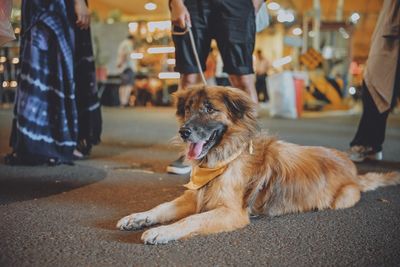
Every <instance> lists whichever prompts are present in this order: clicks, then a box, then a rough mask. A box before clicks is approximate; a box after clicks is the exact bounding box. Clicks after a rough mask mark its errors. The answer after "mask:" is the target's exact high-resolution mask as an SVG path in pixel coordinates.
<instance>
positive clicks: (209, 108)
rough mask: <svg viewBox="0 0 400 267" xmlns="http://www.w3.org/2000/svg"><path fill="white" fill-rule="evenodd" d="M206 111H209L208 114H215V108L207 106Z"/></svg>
mask: <svg viewBox="0 0 400 267" xmlns="http://www.w3.org/2000/svg"><path fill="white" fill-rule="evenodd" d="M206 111H207V113H213V112H214V111H215V110H214V109H213V107H211V106H207V107H206Z"/></svg>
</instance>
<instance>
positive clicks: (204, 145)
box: [187, 131, 218, 160]
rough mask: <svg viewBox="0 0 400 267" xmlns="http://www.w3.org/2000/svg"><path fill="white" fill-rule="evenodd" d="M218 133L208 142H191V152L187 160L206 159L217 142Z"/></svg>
mask: <svg viewBox="0 0 400 267" xmlns="http://www.w3.org/2000/svg"><path fill="white" fill-rule="evenodd" d="M217 134H218V131H214V132H213V133H212V134H211V136H210V138H208V140H206V141H198V142H189V150H188V153H187V158H188V159H189V160H193V159H201V158H202V157H204V156H205V155H206V154H207V152H208V150H210V148H211V147H213V146H214V145H215V144H216V142H217V136H218V135H217Z"/></svg>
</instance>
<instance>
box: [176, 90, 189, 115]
mask: <svg viewBox="0 0 400 267" xmlns="http://www.w3.org/2000/svg"><path fill="white" fill-rule="evenodd" d="M187 94H188V93H187V90H186V91H177V92H175V93H174V94H173V95H172V97H173V99H174V103H175V106H176V116H178V117H184V116H185V103H186V98H187Z"/></svg>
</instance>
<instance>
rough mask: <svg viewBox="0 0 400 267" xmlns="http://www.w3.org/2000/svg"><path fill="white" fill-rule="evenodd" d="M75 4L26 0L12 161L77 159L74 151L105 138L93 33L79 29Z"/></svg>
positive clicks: (43, 161)
mask: <svg viewBox="0 0 400 267" xmlns="http://www.w3.org/2000/svg"><path fill="white" fill-rule="evenodd" d="M73 2H74V1H70V0H52V1H43V0H25V1H22V36H21V48H20V62H21V70H20V75H19V83H18V89H17V94H16V100H15V107H14V119H13V127H12V133H11V138H10V144H11V146H12V148H13V154H12V155H13V157H12V160H11V162H10V163H16V164H42V163H54V164H58V163H72V160H73V150H74V149H76V148H80V149H81V150H85V151H84V152H86V153H88V152H89V151H90V148H91V146H92V145H93V144H97V143H99V142H100V133H101V113H100V104H99V99H98V96H97V85H96V79H95V65H94V58H93V51H92V45H91V38H90V31H89V30H80V29H77V28H76V27H75V21H76V17H75V14H74V9H73Z"/></svg>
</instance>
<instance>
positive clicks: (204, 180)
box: [183, 140, 254, 190]
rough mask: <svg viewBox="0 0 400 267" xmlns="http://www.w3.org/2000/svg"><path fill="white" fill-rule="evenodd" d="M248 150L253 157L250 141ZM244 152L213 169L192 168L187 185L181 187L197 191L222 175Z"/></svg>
mask: <svg viewBox="0 0 400 267" xmlns="http://www.w3.org/2000/svg"><path fill="white" fill-rule="evenodd" d="M248 148H249V154H250V155H253V154H254V150H253V141H252V140H250V142H249V145H248ZM244 150H245V149H241V150H239V151H238V152H236V153H235V154H233V155H232V156H230V157H229V158H228V159H226V160H224V161H222V162H219V163H218V164H217V166H216V167H215V168H207V167H201V166H195V167H193V169H192V173H191V175H190V181H189V183H187V184H185V185H183V186H184V187H186V188H188V189H191V190H198V189H200V188H202V187H203V186H205V185H206V184H208V183H209V182H210V181H212V180H214V179H215V178H217V177H218V176H220V175H221V174H223V173H224V172H225V170H226V169H227V168H228V165H229V163H230V162H232V161H234V160H235V159H237V158H238V157H239V156H240V155H241V154H242V153H243V151H244Z"/></svg>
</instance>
